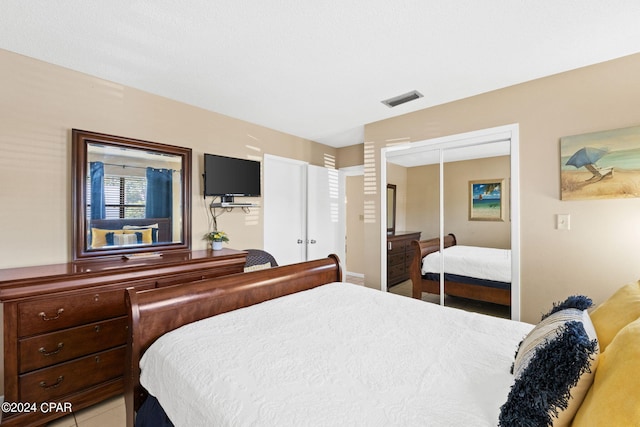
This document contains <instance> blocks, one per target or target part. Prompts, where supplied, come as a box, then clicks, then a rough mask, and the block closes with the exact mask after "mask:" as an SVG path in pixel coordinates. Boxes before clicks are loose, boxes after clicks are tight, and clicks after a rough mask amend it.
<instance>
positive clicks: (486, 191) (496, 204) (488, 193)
mask: <svg viewBox="0 0 640 427" xmlns="http://www.w3.org/2000/svg"><path fill="white" fill-rule="evenodd" d="M503 188H504V179H483V180H477V181H469V221H504V197H503V194H502V191H503Z"/></svg>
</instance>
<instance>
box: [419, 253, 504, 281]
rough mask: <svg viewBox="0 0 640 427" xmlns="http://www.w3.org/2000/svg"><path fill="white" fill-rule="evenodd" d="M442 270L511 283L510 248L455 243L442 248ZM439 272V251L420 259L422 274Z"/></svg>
mask: <svg viewBox="0 0 640 427" xmlns="http://www.w3.org/2000/svg"><path fill="white" fill-rule="evenodd" d="M444 271H445V273H449V274H458V275H460V276H467V277H475V278H477V279H485V280H496V281H498V282H505V283H511V250H509V249H495V248H482V247H478V246H461V245H455V246H450V247H448V248H445V250H444ZM426 273H440V252H433V253H430V254H429V255H427V256H426V257H424V258H423V259H422V274H426Z"/></svg>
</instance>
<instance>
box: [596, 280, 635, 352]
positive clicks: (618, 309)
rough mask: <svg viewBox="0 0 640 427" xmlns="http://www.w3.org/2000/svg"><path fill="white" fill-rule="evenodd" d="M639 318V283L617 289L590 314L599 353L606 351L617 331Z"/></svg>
mask: <svg viewBox="0 0 640 427" xmlns="http://www.w3.org/2000/svg"><path fill="white" fill-rule="evenodd" d="M638 318H640V281H638V282H636V283H630V284H628V285H625V286H623V287H622V288H620V289H618V290H617V291H616V292H615V293H614V294H613V295H611V296H610V297H609V299H607V300H606V301H605V302H603V303H602V304H600V305H599V306H598V307H596V309H595V310H593V312H591V321H592V322H593V326H594V327H595V328H596V333H597V334H598V341H599V343H600V351H601V352H602V351H604V350H606V348H607V346H608V345H609V343H610V342H611V341H612V340H613V338H614V337H615V336H616V334H617V333H618V331H619V330H620V329H622V328H624V327H625V326H626V325H628V324H629V323H631V322H633V321H634V320H636V319H638Z"/></svg>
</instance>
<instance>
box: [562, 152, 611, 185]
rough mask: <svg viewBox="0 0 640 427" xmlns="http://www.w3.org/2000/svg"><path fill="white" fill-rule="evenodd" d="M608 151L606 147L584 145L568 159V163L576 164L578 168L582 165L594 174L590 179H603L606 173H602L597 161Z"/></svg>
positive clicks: (570, 164)
mask: <svg viewBox="0 0 640 427" xmlns="http://www.w3.org/2000/svg"><path fill="white" fill-rule="evenodd" d="M607 152H608V150H607V149H605V148H594V147H582V148H581V149H579V150H578V151H576V152H575V153H574V154H573V156H571V157H570V158H569V160H567V163H566V164H567V165H569V166H575V167H576V168H578V169H579V168H581V167H584V168H586V169H587V170H589V171H590V172H591V173H592V174H593V177H592V178H590V179H594V178H600V179H602V177H603V176H604V174H602V173H601V170H600V168H598V167H597V166H596V162H597V161H598V160H600V159H601V158H602V157H604V155H605V154H607ZM607 172H610V170H607Z"/></svg>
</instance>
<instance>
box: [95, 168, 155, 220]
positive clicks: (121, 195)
mask: <svg viewBox="0 0 640 427" xmlns="http://www.w3.org/2000/svg"><path fill="white" fill-rule="evenodd" d="M146 195H147V180H146V178H145V177H142V176H119V175H105V177H104V201H105V212H106V216H105V219H116V218H145V217H146ZM87 200H88V201H90V200H91V180H90V179H88V180H87ZM90 207H91V205H90V204H88V205H87V213H90V211H91V209H90Z"/></svg>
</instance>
